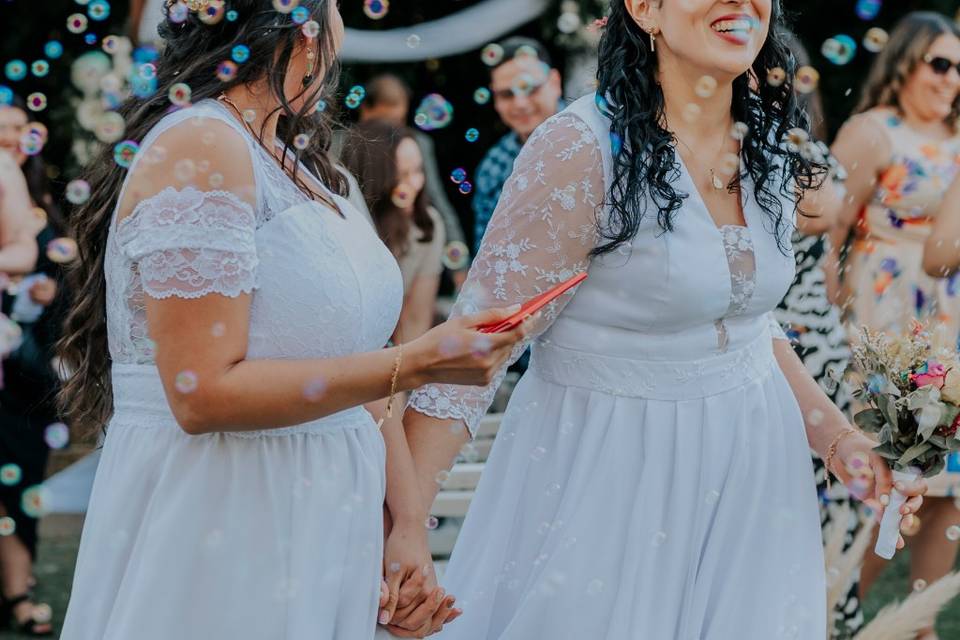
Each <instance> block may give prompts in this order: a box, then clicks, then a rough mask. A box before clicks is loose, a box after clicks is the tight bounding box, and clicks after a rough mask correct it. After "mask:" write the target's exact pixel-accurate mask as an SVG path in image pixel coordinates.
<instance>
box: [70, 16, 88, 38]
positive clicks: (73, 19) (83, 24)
mask: <svg viewBox="0 0 960 640" xmlns="http://www.w3.org/2000/svg"><path fill="white" fill-rule="evenodd" d="M87 24H88V23H87V16H85V15H83V14H82V13H73V14H70V15H69V16H67V31H69V32H70V33H76V34H80V33H83V32H84V31H86V30H87Z"/></svg>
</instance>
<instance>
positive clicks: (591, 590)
mask: <svg viewBox="0 0 960 640" xmlns="http://www.w3.org/2000/svg"><path fill="white" fill-rule="evenodd" d="M602 591H603V581H602V580H597V579H593V580H591V581H590V582H588V583H587V595H588V596H596V595H599V594H600V593H601V592H602Z"/></svg>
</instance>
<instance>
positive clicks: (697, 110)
mask: <svg viewBox="0 0 960 640" xmlns="http://www.w3.org/2000/svg"><path fill="white" fill-rule="evenodd" d="M701 113H703V109H702V108H701V107H700V105H698V104H697V103H696V102H690V103H687V104H686V105H684V107H683V110H682V111H681V112H680V117H681V118H683V120H684V122H687V123H691V124H692V123H694V122H696V121H697V120H698V119H699V118H700V114H701Z"/></svg>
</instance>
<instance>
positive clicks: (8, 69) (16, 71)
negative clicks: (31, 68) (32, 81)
mask: <svg viewBox="0 0 960 640" xmlns="http://www.w3.org/2000/svg"><path fill="white" fill-rule="evenodd" d="M3 72H4V74H5V75H6V76H7V78H8V79H9V80H11V81H13V82H19V81H20V80H23V79H24V78H26V77H27V63H26V62H24V61H23V60H11V61H10V62H8V63H7V64H6V65H4V67H3Z"/></svg>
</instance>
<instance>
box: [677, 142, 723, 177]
mask: <svg viewBox="0 0 960 640" xmlns="http://www.w3.org/2000/svg"><path fill="white" fill-rule="evenodd" d="M673 137H674V138H676V140H677V142H679V143H680V144H682V145H683V146H685V147H686V148H687V151H689V152H690V157H691V158H696V154H694V153H693V149H691V148H690V145H688V144H687V143H686V142H684V141H683V140H681V139H680V136H678V135H677V134H676V133H674V134H673ZM726 143H727V139H726V136H724V139H723V143H722V144H721V145H720V151H723V147H724V145H726ZM678 153H679V152H678ZM707 169H708V171H709V172H710V186H712V187H713V188H714V189H716V190H717V191H722V190H723V188H724V187H725V186H726V185H725V184H724V183H723V180H721V179H720V176H718V175H717V172H716V170H714V168H713V167H707ZM691 177H693V176H691Z"/></svg>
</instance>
